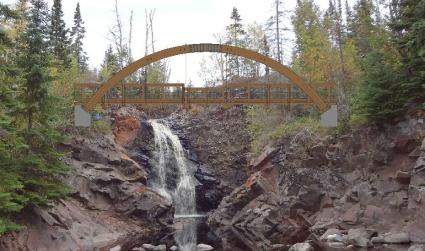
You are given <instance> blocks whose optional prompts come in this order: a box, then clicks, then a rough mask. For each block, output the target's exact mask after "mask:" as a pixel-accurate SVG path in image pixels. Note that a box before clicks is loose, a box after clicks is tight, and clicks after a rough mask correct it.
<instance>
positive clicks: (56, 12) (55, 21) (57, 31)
mask: <svg viewBox="0 0 425 251" xmlns="http://www.w3.org/2000/svg"><path fill="white" fill-rule="evenodd" d="M49 32H50V43H51V47H52V54H53V56H54V57H55V59H57V60H59V61H61V62H62V63H63V65H65V66H69V63H70V58H69V47H70V41H69V38H68V32H69V30H68V29H67V28H66V25H65V21H64V20H63V11H62V0H54V1H53V6H52V13H51V22H50V27H49Z"/></svg>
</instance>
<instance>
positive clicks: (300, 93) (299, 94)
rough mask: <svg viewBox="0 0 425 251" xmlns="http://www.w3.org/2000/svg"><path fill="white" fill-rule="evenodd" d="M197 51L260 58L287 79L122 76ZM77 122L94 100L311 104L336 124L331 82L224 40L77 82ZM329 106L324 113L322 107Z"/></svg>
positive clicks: (86, 117) (85, 119)
mask: <svg viewBox="0 0 425 251" xmlns="http://www.w3.org/2000/svg"><path fill="white" fill-rule="evenodd" d="M196 52H217V53H227V54H232V55H236V56H241V57H245V58H248V59H251V60H254V61H257V62H259V63H262V64H264V65H266V66H268V67H270V68H271V69H273V70H275V71H276V72H278V73H280V74H282V75H283V76H284V77H286V79H288V80H289V83H282V84H276V83H238V84H235V83H231V84H225V85H220V86H217V87H185V86H184V84H180V83H173V84H171V83H168V84H166V83H158V84H146V83H141V84H140V83H124V82H123V80H124V79H125V78H126V77H127V76H129V75H131V74H132V73H134V72H135V71H137V70H138V69H140V68H142V67H144V66H147V65H149V64H151V63H154V62H156V61H159V60H161V59H165V58H169V57H172V56H176V55H180V54H188V53H196ZM75 97H76V106H75V124H76V126H83V127H84V126H90V122H91V115H90V113H89V112H90V111H92V110H93V109H94V108H95V106H96V105H98V104H101V105H106V106H107V105H130V104H133V105H158V104H160V105H163V104H170V105H190V104H204V105H211V104H218V105H236V104H248V105H252V104H260V105H271V104H286V105H304V106H315V107H317V108H318V109H319V110H320V111H321V112H322V113H324V115H322V121H324V124H325V125H329V126H334V125H335V124H336V106H334V104H335V99H334V95H333V85H331V84H322V85H319V86H317V85H316V86H313V85H311V84H309V83H307V82H305V81H304V80H303V79H302V78H301V77H300V76H298V75H297V74H296V73H295V72H294V71H292V70H291V69H290V68H288V67H286V66H284V65H282V64H280V63H279V62H277V61H275V60H274V59H272V58H269V57H266V56H264V55H262V54H260V53H258V52H255V51H252V50H248V49H244V48H240V47H235V46H230V45H222V44H190V45H182V46H177V47H173V48H168V49H165V50H162V51H158V52H155V53H153V54H151V55H148V56H145V57H143V58H141V59H139V60H137V61H135V62H134V63H132V64H130V65H128V66H127V67H125V68H123V69H122V70H120V71H119V72H118V73H116V74H115V75H114V76H112V77H111V78H110V79H109V80H108V81H107V82H105V83H103V84H99V83H77V84H75ZM326 111H327V112H326Z"/></svg>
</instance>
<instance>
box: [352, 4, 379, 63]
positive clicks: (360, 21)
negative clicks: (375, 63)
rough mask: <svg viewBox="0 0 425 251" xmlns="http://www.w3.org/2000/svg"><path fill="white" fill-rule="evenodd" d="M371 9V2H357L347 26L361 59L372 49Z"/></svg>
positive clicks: (372, 25) (372, 6)
mask: <svg viewBox="0 0 425 251" xmlns="http://www.w3.org/2000/svg"><path fill="white" fill-rule="evenodd" d="M373 8H374V5H373V2H372V0H359V1H358V2H357V4H355V5H354V13H353V20H352V22H353V23H351V24H349V26H350V27H351V28H352V31H351V33H352V37H353V39H354V41H355V43H356V47H357V48H358V51H359V54H360V56H361V57H362V58H366V56H367V55H368V53H369V52H371V49H372V39H373V37H374V34H373V32H374V29H375V28H374V21H373V17H372V14H373Z"/></svg>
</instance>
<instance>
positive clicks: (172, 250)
mask: <svg viewBox="0 0 425 251" xmlns="http://www.w3.org/2000/svg"><path fill="white" fill-rule="evenodd" d="M170 250H171V251H177V250H179V248H178V247H177V246H171V247H170Z"/></svg>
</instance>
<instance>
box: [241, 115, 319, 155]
mask: <svg viewBox="0 0 425 251" xmlns="http://www.w3.org/2000/svg"><path fill="white" fill-rule="evenodd" d="M247 115H248V116H247V118H248V122H249V125H248V129H247V130H248V133H249V135H250V137H251V153H250V155H251V156H250V157H252V158H255V157H257V156H258V155H260V154H261V152H262V151H263V149H264V147H265V146H266V145H273V144H275V143H276V142H278V141H279V140H281V139H283V138H290V137H294V136H295V135H297V134H299V133H303V132H304V134H305V133H307V132H308V133H310V134H317V135H320V134H322V133H325V132H327V129H326V128H324V127H322V126H321V125H320V122H319V120H318V119H316V118H314V117H310V116H304V117H297V118H293V119H291V118H289V117H287V118H285V116H283V115H282V111H279V110H274V109H273V108H258V107H251V108H249V109H248V110H247Z"/></svg>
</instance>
